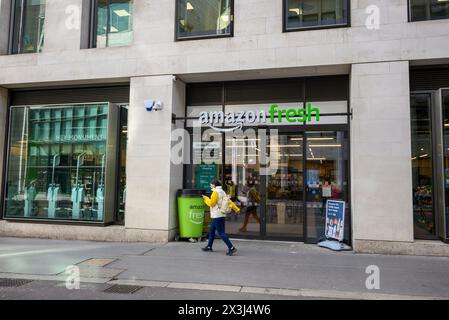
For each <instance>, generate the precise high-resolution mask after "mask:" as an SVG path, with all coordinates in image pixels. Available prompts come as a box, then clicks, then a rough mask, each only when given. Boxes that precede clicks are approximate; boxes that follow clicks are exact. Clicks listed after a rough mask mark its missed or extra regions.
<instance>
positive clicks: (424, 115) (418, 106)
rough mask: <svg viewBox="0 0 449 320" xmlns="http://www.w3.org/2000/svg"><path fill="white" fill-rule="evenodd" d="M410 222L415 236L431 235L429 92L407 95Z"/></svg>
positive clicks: (433, 218) (432, 210)
mask: <svg viewBox="0 0 449 320" xmlns="http://www.w3.org/2000/svg"><path fill="white" fill-rule="evenodd" d="M410 107H411V130H412V179H413V222H414V234H415V238H425V237H426V236H433V235H435V217H434V209H433V165H432V161H433V151H432V149H433V148H432V121H431V114H432V113H431V96H430V94H413V95H412V96H411V102H410Z"/></svg>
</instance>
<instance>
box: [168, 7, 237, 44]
mask: <svg viewBox="0 0 449 320" xmlns="http://www.w3.org/2000/svg"><path fill="white" fill-rule="evenodd" d="M176 1H177V2H176V38H177V39H178V40H179V39H192V38H205V37H220V36H222V37H223V36H232V32H233V30H232V29H233V8H234V1H233V0H207V1H205V0H176Z"/></svg>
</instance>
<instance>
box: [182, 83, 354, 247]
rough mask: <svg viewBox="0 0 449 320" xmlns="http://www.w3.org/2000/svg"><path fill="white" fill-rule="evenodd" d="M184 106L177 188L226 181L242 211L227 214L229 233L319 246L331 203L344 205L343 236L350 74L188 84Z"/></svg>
mask: <svg viewBox="0 0 449 320" xmlns="http://www.w3.org/2000/svg"><path fill="white" fill-rule="evenodd" d="M186 104H187V106H186V119H187V121H185V127H186V129H187V130H188V132H189V134H190V155H189V159H188V161H187V164H185V167H184V188H193V189H204V190H206V191H207V192H210V189H209V182H210V180H211V179H219V180H220V181H222V182H224V189H225V190H226V191H227V192H228V193H230V194H231V196H233V197H234V200H235V201H237V202H239V203H240V205H241V206H242V207H243V210H242V213H241V214H240V215H238V216H237V215H230V216H228V218H227V223H226V231H227V232H228V233H229V234H231V235H232V236H234V237H242V238H260V239H275V240H294V241H304V242H312V243H313V242H317V241H318V240H319V239H320V238H322V237H323V236H324V228H325V204H326V201H327V200H328V199H334V200H343V201H345V202H346V217H345V227H344V239H345V241H346V242H350V239H351V214H350V212H351V208H350V184H349V181H350V177H349V172H350V170H349V169H350V163H349V154H350V150H349V145H350V144H349V138H350V137H349V123H350V107H349V77H348V76H332V77H313V78H289V79H273V80H257V81H242V82H220V83H195V84H189V85H188V86H187V103H186ZM184 162H186V161H184ZM252 186H254V188H255V190H256V191H257V193H256V194H258V195H259V197H260V201H259V203H256V206H255V209H254V208H253V209H252V208H251V206H252V203H248V190H249V189H250V188H251V187H252ZM248 208H249V210H248ZM245 220H246V221H245Z"/></svg>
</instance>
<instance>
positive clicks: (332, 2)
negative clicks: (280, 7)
mask: <svg viewBox="0 0 449 320" xmlns="http://www.w3.org/2000/svg"><path fill="white" fill-rule="evenodd" d="M284 1H285V6H284V7H285V10H286V12H285V13H284V15H285V26H284V28H285V30H287V31H289V30H300V29H305V28H317V27H330V26H344V25H348V1H347V0H284Z"/></svg>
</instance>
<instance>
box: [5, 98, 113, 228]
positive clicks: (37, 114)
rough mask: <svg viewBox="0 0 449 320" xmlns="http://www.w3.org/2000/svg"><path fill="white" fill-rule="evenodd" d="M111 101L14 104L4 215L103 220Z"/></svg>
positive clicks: (9, 216) (11, 119)
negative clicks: (54, 104) (21, 105)
mask: <svg viewBox="0 0 449 320" xmlns="http://www.w3.org/2000/svg"><path fill="white" fill-rule="evenodd" d="M108 112H109V104H107V103H102V104H82V105H61V106H39V107H34V106H33V107H30V106H25V107H12V108H11V118H10V121H11V124H10V128H11V129H10V137H9V157H8V167H7V182H6V193H5V195H6V201H5V216H6V218H28V219H55V220H79V221H103V220H104V213H105V172H106V170H105V169H106V145H107V143H106V141H107V130H108Z"/></svg>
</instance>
